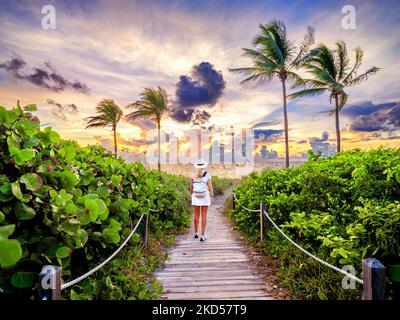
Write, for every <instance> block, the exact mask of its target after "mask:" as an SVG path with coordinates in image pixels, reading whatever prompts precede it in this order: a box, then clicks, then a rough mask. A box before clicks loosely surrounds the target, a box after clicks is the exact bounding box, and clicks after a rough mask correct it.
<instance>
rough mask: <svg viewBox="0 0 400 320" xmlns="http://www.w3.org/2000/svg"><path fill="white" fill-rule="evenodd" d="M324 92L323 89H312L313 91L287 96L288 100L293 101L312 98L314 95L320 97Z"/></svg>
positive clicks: (305, 90) (306, 90)
mask: <svg viewBox="0 0 400 320" xmlns="http://www.w3.org/2000/svg"><path fill="white" fill-rule="evenodd" d="M325 91H326V89H325V88H314V89H304V90H300V91H297V92H294V93H291V94H289V95H288V96H287V98H288V99H290V100H293V99H296V98H300V97H312V96H316V95H320V94H322V93H324V92H325Z"/></svg>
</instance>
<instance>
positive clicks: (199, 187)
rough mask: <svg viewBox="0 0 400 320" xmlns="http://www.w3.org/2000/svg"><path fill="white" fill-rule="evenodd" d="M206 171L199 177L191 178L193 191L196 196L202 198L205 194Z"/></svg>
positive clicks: (206, 189)
mask: <svg viewBox="0 0 400 320" xmlns="http://www.w3.org/2000/svg"><path fill="white" fill-rule="evenodd" d="M206 174H207V172H204V173H203V176H201V177H200V178H193V193H194V195H195V197H197V198H204V197H205V196H206V194H207V191H208V187H207V181H205V180H204V177H205V176H206Z"/></svg>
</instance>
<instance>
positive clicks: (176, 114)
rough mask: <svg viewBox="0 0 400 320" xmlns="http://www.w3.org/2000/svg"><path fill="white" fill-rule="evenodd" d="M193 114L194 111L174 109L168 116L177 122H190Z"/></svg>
mask: <svg viewBox="0 0 400 320" xmlns="http://www.w3.org/2000/svg"><path fill="white" fill-rule="evenodd" d="M193 113H194V109H183V108H174V109H172V110H171V112H170V116H171V118H173V119H175V120H176V121H178V122H190V121H191V120H192V116H193Z"/></svg>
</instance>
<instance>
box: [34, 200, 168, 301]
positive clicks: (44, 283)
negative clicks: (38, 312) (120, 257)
mask: <svg viewBox="0 0 400 320" xmlns="http://www.w3.org/2000/svg"><path fill="white" fill-rule="evenodd" d="M140 202H141V203H146V204H149V203H150V200H149V199H145V200H140ZM147 209H149V212H160V211H161V210H157V209H152V208H149V207H147ZM145 216H146V217H145ZM144 217H145V226H144V245H145V248H146V250H147V249H148V238H149V235H148V224H149V214H144V213H143V214H142V215H141V216H140V217H139V220H138V222H137V223H136V225H135V227H134V228H132V227H133V224H132V219H131V217H130V216H129V220H130V222H131V232H130V233H129V235H128V236H127V237H126V239H125V240H124V241H123V243H122V244H121V245H120V246H119V247H118V248H117V249H116V250H115V251H114V252H113V253H112V254H111V255H110V256H109V257H108V258H107V259H106V260H104V261H103V262H102V263H100V264H99V265H97V266H96V267H94V268H93V269H91V270H90V271H88V272H86V273H85V274H83V275H81V276H80V277H78V278H76V279H74V280H71V281H69V282H67V283H64V284H63V283H62V279H61V268H60V267H57V266H51V265H50V266H49V265H47V266H44V267H43V269H42V272H41V273H40V274H39V279H38V290H39V299H40V300H59V299H61V291H62V290H64V289H67V288H69V287H71V286H73V285H75V284H77V283H79V282H81V281H82V280H84V279H86V278H87V277H89V276H91V275H92V274H94V273H95V272H96V271H98V270H100V269H101V268H102V267H104V266H105V265H106V264H107V263H108V262H110V261H111V260H112V259H113V258H114V257H115V256H116V255H117V254H118V253H119V252H120V251H121V250H122V249H123V248H124V247H125V245H126V244H127V243H128V242H129V240H130V239H131V238H132V236H133V235H134V234H135V232H136V230H137V228H138V227H139V225H140V223H141V222H142V220H143V218H144ZM50 279H51V280H50ZM49 281H50V282H49Z"/></svg>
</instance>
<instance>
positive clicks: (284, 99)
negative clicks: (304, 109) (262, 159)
mask: <svg viewBox="0 0 400 320" xmlns="http://www.w3.org/2000/svg"><path fill="white" fill-rule="evenodd" d="M281 81H282V91H283V120H284V126H285V151H286V155H285V156H286V168H288V167H289V127H288V115H287V101H286V82H285V80H283V79H282V80H281Z"/></svg>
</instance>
